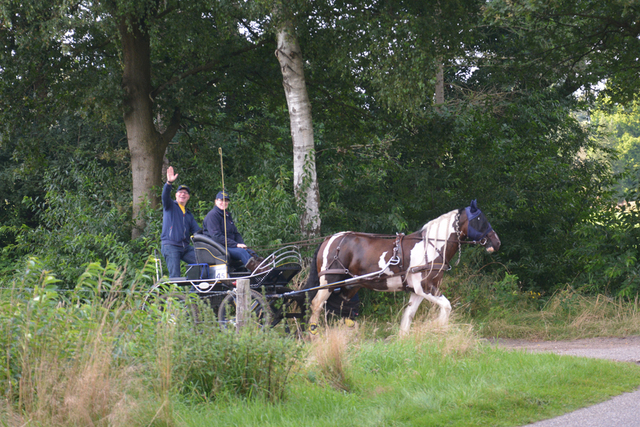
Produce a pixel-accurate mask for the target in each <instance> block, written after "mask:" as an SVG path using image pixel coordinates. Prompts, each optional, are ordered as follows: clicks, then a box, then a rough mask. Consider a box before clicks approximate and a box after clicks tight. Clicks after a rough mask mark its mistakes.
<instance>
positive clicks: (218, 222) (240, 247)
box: [202, 190, 264, 273]
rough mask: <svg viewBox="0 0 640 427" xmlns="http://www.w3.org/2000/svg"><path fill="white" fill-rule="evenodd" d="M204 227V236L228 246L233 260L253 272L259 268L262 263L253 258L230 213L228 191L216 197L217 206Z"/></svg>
mask: <svg viewBox="0 0 640 427" xmlns="http://www.w3.org/2000/svg"><path fill="white" fill-rule="evenodd" d="M225 220H226V221H225ZM225 222H226V227H225ZM202 227H203V232H204V234H206V235H207V236H209V237H211V238H212V239H213V240H215V241H216V242H217V243H219V244H221V245H222V246H223V247H224V246H226V248H227V251H228V252H229V255H230V256H231V258H235V259H239V260H241V261H242V263H243V264H244V265H245V267H247V269H248V270H249V271H252V272H253V271H254V270H255V269H256V267H258V264H260V261H259V260H258V259H256V258H254V257H253V254H252V253H251V252H253V251H251V252H250V249H249V248H247V245H245V243H244V239H243V238H242V235H240V232H239V231H238V228H237V227H236V225H235V224H234V223H233V218H232V217H231V213H230V212H229V194H228V193H227V192H226V191H224V190H223V191H220V192H219V193H218V194H217V195H216V206H215V207H214V208H213V209H211V210H210V211H209V213H208V214H207V216H206V217H205V218H204V221H203V222H202ZM225 228H226V229H225ZM225 236H226V244H225ZM262 270H264V269H262V268H261V269H260V271H257V272H256V273H260V272H261V271H262Z"/></svg>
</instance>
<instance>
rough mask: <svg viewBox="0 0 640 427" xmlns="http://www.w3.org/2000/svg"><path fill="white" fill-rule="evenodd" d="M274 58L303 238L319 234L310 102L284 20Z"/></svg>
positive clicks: (296, 50) (296, 46)
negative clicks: (285, 109) (286, 115)
mask: <svg viewBox="0 0 640 427" xmlns="http://www.w3.org/2000/svg"><path fill="white" fill-rule="evenodd" d="M277 45H278V46H277V49H276V52H275V54H276V57H277V58H278V62H279V63H280V70H281V71H282V84H283V86H284V93H285V96H286V98H287V107H288V109H289V120H290V124H291V138H292V141H293V190H294V194H295V196H296V199H297V200H298V203H300V204H302V205H303V206H304V213H303V215H302V218H301V220H300V225H301V227H302V233H303V235H305V236H319V235H320V208H319V204H320V194H319V191H318V180H317V175H316V157H315V147H314V141H313V123H312V120H311V103H310V102H309V96H308V94H307V86H306V83H305V79H304V69H303V60H302V52H301V50H300V46H299V44H298V39H297V37H296V35H295V30H294V28H293V24H291V22H290V21H288V20H287V21H284V22H283V23H282V25H281V27H280V29H279V30H278V32H277Z"/></svg>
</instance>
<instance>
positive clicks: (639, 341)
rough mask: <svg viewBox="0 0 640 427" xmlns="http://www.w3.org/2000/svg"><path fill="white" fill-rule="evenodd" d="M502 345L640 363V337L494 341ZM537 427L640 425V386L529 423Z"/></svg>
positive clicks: (493, 341)
mask: <svg viewBox="0 0 640 427" xmlns="http://www.w3.org/2000/svg"><path fill="white" fill-rule="evenodd" d="M491 342H492V343H494V344H497V345H498V346H499V347H503V348H510V349H521V350H526V351H530V352H537V351H542V352H551V353H556V354H560V355H567V356H580V357H594V358H598V359H610V360H616V361H620V362H630V363H638V364H640V336H635V337H626V338H587V339H579V340H574V341H540V342H532V341H525V340H510V339H498V340H491ZM528 426H535V427H639V426H640V389H639V390H636V391H635V392H631V393H624V394H622V395H620V396H616V397H614V398H613V399H611V400H608V401H606V402H602V403H599V404H597V405H594V406H590V407H587V408H582V409H579V410H577V411H574V412H570V413H568V414H564V415H562V416H560V417H556V418H551V419H548V420H544V421H539V422H537V423H533V424H528Z"/></svg>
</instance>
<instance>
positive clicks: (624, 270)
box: [567, 204, 640, 298]
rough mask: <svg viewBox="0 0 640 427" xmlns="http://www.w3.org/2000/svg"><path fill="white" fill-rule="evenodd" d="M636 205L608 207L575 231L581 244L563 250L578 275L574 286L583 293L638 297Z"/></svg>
mask: <svg viewBox="0 0 640 427" xmlns="http://www.w3.org/2000/svg"><path fill="white" fill-rule="evenodd" d="M636 206H637V205H635V204H634V205H628V204H624V205H622V206H620V207H618V206H612V207H611V208H610V209H607V210H602V211H600V212H597V213H594V214H593V216H592V218H591V219H590V221H588V222H585V223H583V224H581V225H580V226H579V227H577V228H576V231H575V238H576V239H577V240H579V241H581V242H583V243H582V244H581V245H574V246H573V247H572V248H570V249H569V250H568V251H567V259H568V260H569V261H570V262H573V263H574V264H575V266H576V270H577V271H579V272H580V273H579V275H578V276H577V277H576V278H575V281H574V286H575V287H577V288H578V289H580V290H582V291H583V292H585V293H586V294H597V293H604V294H607V295H614V296H619V297H627V298H632V297H633V296H635V295H638V293H639V292H640V280H639V279H640V269H639V267H638V258H639V257H640V253H639V250H640V228H638V221H639V220H640V216H639V213H638V210H637V208H636Z"/></svg>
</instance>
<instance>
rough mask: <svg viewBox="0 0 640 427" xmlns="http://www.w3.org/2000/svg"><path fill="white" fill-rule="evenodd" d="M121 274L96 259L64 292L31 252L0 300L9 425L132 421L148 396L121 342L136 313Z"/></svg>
mask: <svg viewBox="0 0 640 427" xmlns="http://www.w3.org/2000/svg"><path fill="white" fill-rule="evenodd" d="M122 277H123V271H122V270H117V269H114V268H113V267H112V266H111V267H107V268H102V267H100V266H99V265H95V264H91V265H89V267H88V268H87V270H86V271H85V273H84V274H83V275H82V276H81V277H80V279H79V281H78V286H77V287H76V290H75V291H73V292H70V293H67V294H60V293H57V292H55V291H54V290H53V288H54V286H55V283H56V282H57V281H56V279H55V278H54V277H53V276H52V275H51V274H50V273H49V272H47V271H44V270H42V269H41V266H39V265H38V263H37V261H36V260H31V261H29V265H28V266H27V268H26V269H25V274H24V276H23V277H22V279H21V280H16V281H13V283H12V284H11V285H12V286H11V289H10V290H9V291H8V292H6V294H5V295H4V297H5V298H3V299H2V301H3V303H2V306H1V307H0V345H1V346H2V348H3V354H4V355H5V357H4V358H3V360H2V373H1V374H0V375H2V382H1V383H0V392H1V393H2V395H3V397H4V402H5V405H4V407H3V411H4V412H5V414H6V416H7V418H8V419H9V420H11V421H10V423H9V424H10V425H12V424H14V423H15V424H16V425H24V424H28V423H33V424H42V425H130V424H131V422H132V420H133V419H134V418H135V417H136V416H137V415H138V414H139V413H140V411H141V408H140V406H139V403H140V402H141V401H144V400H145V399H146V398H147V396H145V394H146V393H145V390H144V388H143V387H142V383H141V382H140V381H139V378H140V376H138V375H135V371H136V368H137V367H136V366H135V365H132V364H130V363H129V361H128V360H126V357H124V356H125V351H124V350H125V348H123V347H122V345H123V344H124V343H125V342H126V336H127V335H128V334H130V330H128V328H129V326H130V325H132V324H133V323H134V322H133V319H132V316H133V317H135V314H134V312H133V311H132V310H131V307H132V306H131V300H130V298H129V297H127V296H126V295H127V294H126V293H122V291H123V283H122ZM115 295H124V298H121V299H116V298H115ZM129 295H130V293H129ZM132 396H135V398H132Z"/></svg>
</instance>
